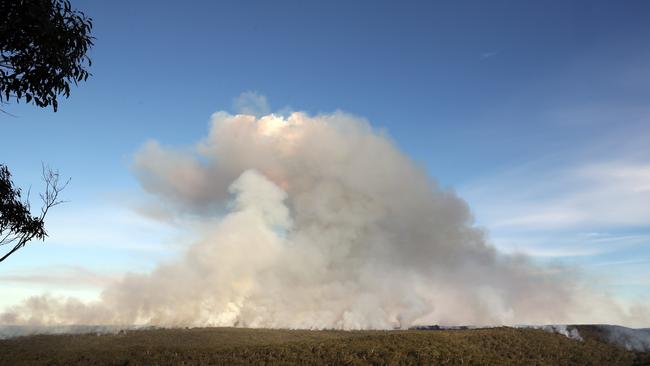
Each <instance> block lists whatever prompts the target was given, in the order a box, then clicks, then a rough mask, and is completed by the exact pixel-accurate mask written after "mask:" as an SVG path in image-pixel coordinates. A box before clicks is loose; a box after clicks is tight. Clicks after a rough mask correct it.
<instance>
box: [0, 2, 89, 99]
mask: <svg viewBox="0 0 650 366" xmlns="http://www.w3.org/2000/svg"><path fill="white" fill-rule="evenodd" d="M92 26H93V24H92V19H91V18H89V17H87V16H86V15H85V14H84V13H83V12H81V11H78V10H74V9H72V7H71V5H70V2H69V1H68V0H0V103H7V102H9V100H10V99H12V98H15V99H16V102H19V101H20V100H21V99H24V100H25V101H26V102H27V103H30V102H31V103H34V104H36V105H37V106H38V107H47V106H50V105H51V106H52V108H53V109H54V111H55V112H56V110H57V107H58V103H57V96H59V95H61V94H63V95H65V97H66V98H67V97H69V96H70V84H71V83H73V84H75V85H77V83H78V82H80V81H85V80H86V79H87V78H88V76H89V75H90V74H89V72H88V70H87V68H88V67H90V65H91V60H90V58H89V57H88V56H87V55H86V53H87V52H88V50H89V49H90V47H91V46H92V45H93V39H94V38H93V37H92V36H91V35H90V31H91V30H92Z"/></svg>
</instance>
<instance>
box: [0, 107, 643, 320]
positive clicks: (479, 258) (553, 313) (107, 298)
mask: <svg viewBox="0 0 650 366" xmlns="http://www.w3.org/2000/svg"><path fill="white" fill-rule="evenodd" d="M450 159H453V157H450ZM133 169H134V171H135V174H136V175H137V177H138V179H139V180H140V181H141V183H142V186H143V187H144V189H145V190H146V191H148V192H149V193H151V194H152V195H153V196H155V197H157V199H158V200H159V203H160V207H161V209H165V210H169V211H170V212H171V213H172V214H173V215H175V216H178V217H189V218H192V220H194V221H195V222H196V236H197V237H198V238H199V239H198V240H196V241H194V242H192V243H188V247H187V250H186V252H185V253H183V254H182V255H181V256H180V257H179V258H177V259H176V260H172V261H168V262H165V263H162V264H160V265H159V266H158V267H157V268H156V269H155V270H154V271H153V272H151V273H148V274H127V275H125V276H124V278H123V279H121V280H120V281H117V282H115V283H113V284H111V285H110V286H108V287H107V288H106V289H105V290H104V291H103V293H102V295H101V298H100V299H99V300H98V301H96V302H94V303H83V302H80V301H78V300H75V299H60V298H54V297H49V296H41V297H34V298H30V299H28V300H26V301H25V302H24V303H23V304H20V305H18V306H16V307H14V308H11V309H9V310H8V311H6V312H5V313H4V314H2V315H1V318H0V323H5V324H151V325H160V326H208V325H209V326H247V327H283V328H285V327H286V328H343V329H365V328H382V329H387V328H394V327H402V328H403V327H408V326H412V325H415V324H475V325H482V324H517V323H526V324H533V323H535V324H549V323H569V322H572V323H575V322H581V321H582V322H592V321H600V322H602V321H610V322H614V321H615V322H620V323H630V322H636V321H638V319H639V317H636V318H633V316H632V315H627V314H626V313H624V312H622V311H620V310H619V308H618V306H617V305H616V304H614V303H613V301H611V300H609V299H608V298H607V296H604V295H602V296H601V295H596V294H594V293H593V292H588V291H586V290H584V289H583V288H582V287H581V286H580V285H579V284H578V281H577V280H576V278H575V277H574V276H573V275H569V274H567V273H568V272H567V271H566V270H565V269H562V268H551V267H544V266H539V265H534V264H532V263H531V262H530V261H529V260H528V259H527V258H525V257H523V256H509V255H504V254H501V253H499V252H497V250H495V248H494V247H492V246H491V245H489V244H488V243H487V241H486V237H485V233H484V232H483V231H482V230H480V229H479V228H476V227H475V226H474V225H473V222H472V216H471V213H470V211H469V209H468V207H467V204H466V203H465V202H464V201H463V200H462V199H460V198H459V197H458V196H457V195H456V194H454V192H452V191H449V190H444V189H441V188H440V187H439V186H438V185H437V184H436V182H435V181H433V180H432V179H431V178H429V177H428V176H427V174H426V172H425V171H424V170H423V169H422V168H421V167H419V166H418V165H417V164H415V163H414V162H413V161H411V160H410V159H409V158H408V157H407V156H405V155H404V154H403V153H401V152H400V151H399V150H398V149H397V148H396V146H395V144H394V143H392V142H391V140H390V139H389V138H388V137H387V136H385V135H384V134H383V133H381V132H377V131H375V130H373V129H372V128H371V127H370V125H369V124H368V123H367V122H366V121H364V120H363V119H361V118H358V117H354V116H351V115H348V114H345V113H342V112H336V113H333V114H326V115H318V116H309V115H306V114H303V113H293V114H291V115H290V116H289V117H286V118H284V117H280V116H276V115H272V114H271V115H266V116H262V117H260V118H257V117H254V116H252V115H243V114H242V115H230V114H227V113H224V112H219V113H216V114H214V115H213V117H212V125H211V129H210V132H209V135H208V136H207V137H206V138H205V139H204V140H202V141H200V142H199V143H198V144H197V145H196V146H194V147H193V148H192V149H190V150H175V149H171V148H166V147H163V146H161V144H160V143H158V142H156V141H151V142H148V143H146V144H145V145H144V146H143V147H142V148H141V150H140V151H139V152H138V153H137V154H136V156H135V160H134V167H133ZM592 302H595V303H592ZM594 304H598V305H594ZM641 318H643V319H644V321H647V314H645V315H644V317H641Z"/></svg>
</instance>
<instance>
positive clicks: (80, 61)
mask: <svg viewBox="0 0 650 366" xmlns="http://www.w3.org/2000/svg"><path fill="white" fill-rule="evenodd" d="M92 27H93V24H92V19H91V18H89V17H87V16H86V15H85V14H84V13H83V12H81V11H78V10H75V9H73V8H72V6H71V5H70V1H68V0H0V105H2V104H6V103H8V102H9V101H10V100H11V99H15V100H16V102H18V103H19V102H20V101H21V100H24V101H25V102H26V103H32V104H35V105H36V106H37V107H47V106H52V109H54V111H55V112H56V111H57V109H58V102H57V97H58V96H60V95H61V94H63V95H64V96H65V97H66V98H67V97H69V96H70V84H74V85H77V84H78V83H79V82H81V81H86V80H87V79H88V76H89V75H90V73H89V72H88V70H87V68H88V67H90V65H91V63H92V62H91V60H90V58H89V57H88V55H87V53H88V50H89V49H90V47H91V46H92V45H93V40H94V38H93V37H92V36H91V35H90V31H91V30H92ZM43 180H44V181H45V192H44V193H42V194H41V195H40V196H41V200H42V201H43V205H42V207H41V213H40V215H38V216H32V214H31V212H30V203H29V192H28V193H27V197H26V199H25V200H23V199H22V197H21V196H22V192H21V190H20V189H19V188H15V187H14V185H13V182H12V181H11V174H10V173H9V169H7V167H6V166H5V165H2V164H0V246H2V247H3V248H4V247H5V246H7V247H10V248H11V249H10V250H9V251H8V252H7V253H6V254H4V255H2V256H1V257H0V262H2V261H4V260H5V259H7V257H9V256H10V255H12V254H13V253H15V252H16V251H17V250H18V249H20V248H22V247H24V246H25V245H26V244H27V243H28V242H30V241H31V240H34V239H40V240H43V239H45V237H46V236H47V232H46V231H45V222H44V220H45V216H46V215H47V213H48V211H49V210H50V208H52V207H54V206H56V205H58V204H60V203H62V201H61V200H60V199H59V194H60V193H61V191H62V190H63V189H64V188H65V187H66V186H67V184H68V182H69V180H68V181H66V182H65V183H62V182H61V181H60V175H59V172H58V171H54V170H52V169H50V168H49V167H46V166H45V165H44V166H43Z"/></svg>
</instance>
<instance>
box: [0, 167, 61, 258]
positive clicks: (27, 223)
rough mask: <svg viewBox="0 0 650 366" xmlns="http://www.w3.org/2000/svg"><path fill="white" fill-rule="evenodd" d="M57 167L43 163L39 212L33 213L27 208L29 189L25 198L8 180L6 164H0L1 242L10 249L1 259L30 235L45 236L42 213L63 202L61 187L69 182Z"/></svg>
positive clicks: (25, 242) (31, 236)
mask: <svg viewBox="0 0 650 366" xmlns="http://www.w3.org/2000/svg"><path fill="white" fill-rule="evenodd" d="M60 178H61V176H60V174H59V172H58V171H57V170H52V169H50V168H49V167H47V166H45V165H43V181H44V182H45V192H43V193H41V194H40V196H41V200H42V201H43V205H42V206H41V213H40V215H38V216H32V214H31V211H30V202H29V192H27V197H26V199H25V200H23V199H22V191H21V189H20V188H16V187H14V185H13V182H12V181H11V173H9V169H7V167H6V166H4V165H1V164H0V246H3V247H4V246H9V247H11V249H10V250H9V251H8V252H7V253H5V254H4V255H3V256H2V257H0V262H2V261H4V260H5V259H7V257H9V256H10V255H12V254H13V253H15V252H16V251H17V250H18V249H20V248H22V247H24V246H25V244H27V243H28V242H30V241H31V240H33V239H40V240H43V239H45V237H46V236H47V232H46V231H45V216H46V215H47V213H48V212H49V210H50V208H52V207H54V206H56V205H58V204H61V203H63V201H61V200H60V199H59V195H60V193H61V191H62V190H63V189H64V188H65V187H66V186H67V185H68V183H69V182H70V180H69V179H68V180H67V181H65V183H62V182H61V180H60Z"/></svg>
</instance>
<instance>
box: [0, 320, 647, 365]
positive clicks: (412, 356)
mask: <svg viewBox="0 0 650 366" xmlns="http://www.w3.org/2000/svg"><path fill="white" fill-rule="evenodd" d="M587 333H589V332H587ZM0 364H1V365H208V364H210V365H213V364H215V365H243V364H267V365H287V364H295V365H320V364H328V365H411V364H425V365H429V364H441V365H650V355H649V354H648V353H638V352H631V351H627V350H625V349H623V348H620V347H616V346H614V345H610V344H607V343H605V342H604V341H602V339H601V338H600V337H598V336H597V335H593V336H588V337H585V340H584V342H580V341H576V340H572V339H569V338H566V337H564V336H562V335H559V334H554V333H549V332H545V331H543V330H536V329H514V328H506V327H504V328H493V329H476V330H436V331H426V330H409V331H352V332H346V331H307V330H267V329H239V328H194V329H149V330H137V331H126V332H124V331H123V332H120V333H118V334H111V335H91V334H86V335H38V336H29V337H20V338H14V339H6V340H1V341H0Z"/></svg>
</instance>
